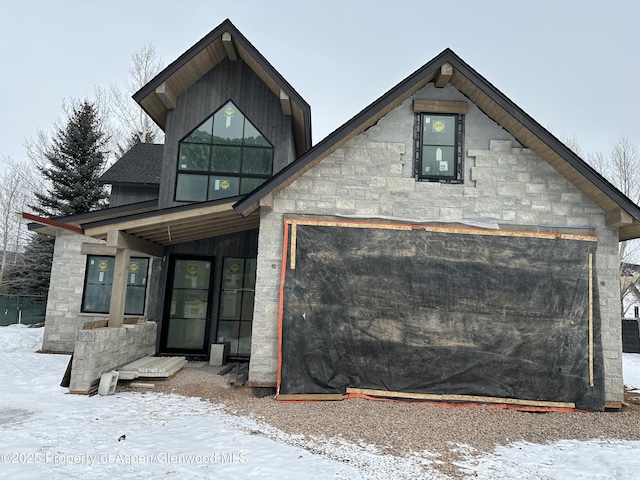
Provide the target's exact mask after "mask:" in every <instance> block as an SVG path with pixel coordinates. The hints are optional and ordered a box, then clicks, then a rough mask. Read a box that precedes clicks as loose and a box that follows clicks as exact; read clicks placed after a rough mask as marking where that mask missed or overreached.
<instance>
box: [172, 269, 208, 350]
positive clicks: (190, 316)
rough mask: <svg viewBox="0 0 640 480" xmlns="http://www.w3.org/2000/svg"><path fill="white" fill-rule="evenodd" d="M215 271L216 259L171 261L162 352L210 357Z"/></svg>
mask: <svg viewBox="0 0 640 480" xmlns="http://www.w3.org/2000/svg"><path fill="white" fill-rule="evenodd" d="M212 271H213V259H212V258H202V257H200V258H175V257H174V258H172V259H171V262H170V265H169V281H170V282H171V283H170V284H169V289H168V291H167V293H168V298H167V304H166V307H165V321H164V322H163V328H162V336H161V341H160V343H161V348H160V350H161V352H163V353H181V354H187V355H207V354H208V352H207V349H208V344H209V341H208V340H209V328H210V319H211V301H210V299H211V285H212V283H213V274H212Z"/></svg>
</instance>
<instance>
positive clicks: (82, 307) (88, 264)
mask: <svg viewBox="0 0 640 480" xmlns="http://www.w3.org/2000/svg"><path fill="white" fill-rule="evenodd" d="M102 258H110V259H113V265H115V258H116V257H114V256H113V255H87V261H86V264H85V272H84V282H83V287H82V303H81V304H80V312H82V313H100V314H108V313H109V305H107V308H106V310H98V309H90V308H86V307H85V301H86V298H87V286H88V285H89V268H90V267H91V260H92V259H95V260H98V259H102ZM138 260H144V261H146V262H147V268H146V272H145V275H144V283H143V285H144V293H143V295H142V312H138V311H135V312H132V311H127V310H126V307H127V301H126V298H125V312H124V313H125V315H144V314H145V312H146V310H147V287H148V285H149V282H148V280H149V267H150V264H151V259H150V258H148V257H131V258H130V259H129V269H130V268H131V264H132V263H135V262H136V261H138ZM112 268H113V267H112ZM129 273H134V272H131V270H127V293H128V292H129V288H130V287H140V286H141V285H130V284H129V278H130V277H129ZM109 285H113V278H112V281H111V283H110V284H109Z"/></svg>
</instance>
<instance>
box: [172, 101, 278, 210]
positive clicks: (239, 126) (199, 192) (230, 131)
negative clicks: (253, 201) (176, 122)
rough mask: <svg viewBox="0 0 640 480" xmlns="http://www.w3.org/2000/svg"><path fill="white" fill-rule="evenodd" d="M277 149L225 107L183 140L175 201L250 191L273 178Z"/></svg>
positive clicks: (232, 108) (229, 104) (230, 106)
mask: <svg viewBox="0 0 640 480" xmlns="http://www.w3.org/2000/svg"><path fill="white" fill-rule="evenodd" d="M272 170H273V145H271V143H270V142H269V141H268V140H267V139H266V138H265V137H264V136H263V135H262V134H261V133H260V132H259V131H258V129H257V128H256V127H255V126H254V125H253V124H252V123H251V122H250V121H249V119H247V118H246V117H245V116H244V115H243V114H242V112H240V110H238V108H237V107H236V106H235V105H234V104H233V102H230V101H229V102H227V103H226V104H225V105H224V106H223V107H222V108H221V109H220V110H218V111H217V112H215V113H214V114H213V115H212V116H210V117H209V118H207V119H206V120H205V121H204V122H203V123H201V124H200V125H199V126H198V127H196V129H195V130H193V131H192V132H191V133H190V134H189V135H187V136H186V137H184V138H183V139H182V140H181V141H180V147H179V153H178V178H177V181H176V197H175V198H176V201H180V202H200V201H204V200H216V199H219V198H227V197H235V196H238V195H244V194H246V193H249V192H251V191H252V190H254V189H255V188H257V187H258V186H259V185H261V184H262V183H264V182H265V180H267V179H268V178H269V177H271V174H272Z"/></svg>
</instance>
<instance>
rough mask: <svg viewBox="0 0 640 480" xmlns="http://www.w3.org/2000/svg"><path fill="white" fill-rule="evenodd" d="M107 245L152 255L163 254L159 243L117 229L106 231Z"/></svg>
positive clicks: (160, 255) (159, 255)
mask: <svg viewBox="0 0 640 480" xmlns="http://www.w3.org/2000/svg"><path fill="white" fill-rule="evenodd" d="M107 246H109V247H116V248H117V249H128V250H132V251H134V252H138V253H142V254H144V255H150V256H152V257H162V255H163V249H162V246H161V245H158V244H157V243H152V242H148V241H147V240H143V239H142V238H138V237H134V236H133V235H129V234H128V233H124V232H120V231H118V230H109V231H108V232H107Z"/></svg>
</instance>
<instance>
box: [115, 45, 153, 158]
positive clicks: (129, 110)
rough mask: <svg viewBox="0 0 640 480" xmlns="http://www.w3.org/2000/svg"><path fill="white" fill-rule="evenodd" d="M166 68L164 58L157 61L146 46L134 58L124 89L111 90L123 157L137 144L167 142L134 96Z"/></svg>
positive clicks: (119, 148) (116, 138)
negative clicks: (163, 65) (163, 67)
mask: <svg viewBox="0 0 640 480" xmlns="http://www.w3.org/2000/svg"><path fill="white" fill-rule="evenodd" d="M161 68H162V59H160V58H157V56H156V50H155V48H154V47H153V46H152V45H149V44H147V45H145V46H143V47H142V48H141V49H140V50H138V51H137V52H135V53H134V54H133V55H132V56H131V67H130V68H129V74H130V78H129V80H127V81H126V82H125V84H124V87H123V88H121V87H120V86H118V85H112V86H111V88H110V89H109V107H110V108H109V113H110V115H111V116H112V117H113V119H114V121H115V122H116V124H117V127H118V128H117V129H116V130H115V132H114V138H115V140H116V142H117V145H118V152H117V153H118V154H119V155H122V154H123V153H125V152H126V151H127V150H129V148H131V147H132V146H133V145H134V144H135V143H138V142H142V143H153V142H157V143H159V142H162V141H163V132H162V130H160V128H159V127H158V126H157V125H156V124H155V123H154V122H153V120H151V118H150V117H149V116H148V115H147V114H146V113H145V112H144V110H142V108H140V106H139V105H137V104H136V103H135V102H134V101H133V99H132V98H131V96H132V95H133V94H134V93H135V92H137V91H138V90H139V89H140V88H141V87H143V86H144V85H146V84H147V83H148V82H149V81H150V80H151V79H153V77H155V76H156V75H157V74H158V72H160V70H161Z"/></svg>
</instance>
